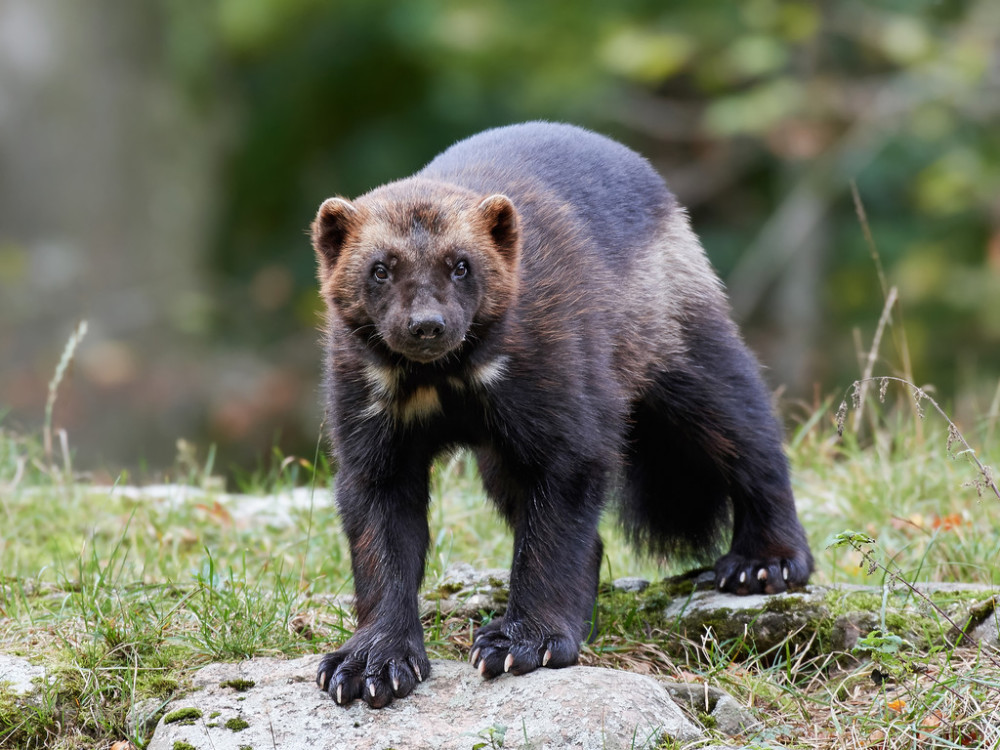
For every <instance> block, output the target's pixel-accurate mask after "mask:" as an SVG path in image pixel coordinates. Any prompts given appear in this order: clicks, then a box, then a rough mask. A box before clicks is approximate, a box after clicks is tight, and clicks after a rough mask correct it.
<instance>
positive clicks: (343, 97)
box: [161, 0, 1000, 393]
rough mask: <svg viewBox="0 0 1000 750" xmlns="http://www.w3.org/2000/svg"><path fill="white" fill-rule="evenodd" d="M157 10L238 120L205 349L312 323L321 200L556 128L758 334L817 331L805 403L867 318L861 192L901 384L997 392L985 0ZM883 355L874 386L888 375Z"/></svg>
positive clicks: (185, 76)
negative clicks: (219, 302)
mask: <svg viewBox="0 0 1000 750" xmlns="http://www.w3.org/2000/svg"><path fill="white" fill-rule="evenodd" d="M161 2H162V7H163V18H164V29H165V32H164V33H165V39H166V46H165V49H166V50H167V53H168V58H169V62H170V64H171V66H172V67H171V69H172V70H173V71H174V73H175V75H176V76H177V78H178V80H180V81H182V82H183V83H184V86H185V90H187V91H188V92H189V93H190V96H191V99H192V102H194V103H195V104H196V105H197V106H203V107H207V108H219V109H220V110H221V109H223V108H228V109H227V112H228V114H227V116H228V117H230V125H231V127H230V129H229V139H228V146H229V152H228V155H227V159H226V163H225V175H224V185H225V190H224V194H223V196H222V197H221V208H222V210H221V214H220V219H219V222H218V226H217V237H216V241H215V250H214V258H213V261H212V262H213V266H214V268H215V269H216V271H217V272H218V274H219V277H220V279H234V280H235V282H236V283H235V284H234V285H233V286H234V288H236V289H237V290H248V291H246V292H240V291H237V292H234V294H235V295H236V296H235V297H234V299H235V300H238V302H233V303H231V304H229V305H228V306H227V307H226V308H225V309H226V310H228V313H226V312H224V313H223V314H222V315H221V316H220V318H219V320H218V326H219V331H220V332H225V333H226V334H227V335H236V336H239V337H243V338H245V339H247V340H250V341H256V340H258V339H261V338H264V339H272V340H273V339H274V338H275V337H279V336H281V335H282V334H283V332H285V331H287V330H290V329H292V328H301V327H302V326H303V325H307V326H311V325H314V324H315V322H316V317H315V315H316V311H317V300H316V295H315V288H314V281H313V259H312V256H311V253H310V250H309V247H308V243H307V241H306V239H305V236H304V233H305V230H306V228H307V227H308V224H309V222H310V220H311V218H312V215H313V212H314V210H315V208H316V206H317V205H318V204H319V203H320V201H321V200H322V199H323V198H325V197H327V196H329V195H332V194H343V195H348V196H352V195H356V194H359V193H361V192H364V191H366V190H368V189H370V188H371V187H374V186H375V185H377V184H379V183H381V182H384V181H387V180H390V179H394V178H397V177H401V176H405V175H407V174H409V173H411V172H412V171H414V170H415V169H417V168H419V167H420V166H421V165H422V164H423V163H425V162H426V161H427V160H429V159H430V158H431V157H432V156H433V155H434V154H435V153H437V152H438V151H440V150H441V149H443V148H444V147H446V146H448V145H449V144H450V143H452V142H454V141H455V140H458V139H459V138H462V137H464V136H466V135H469V134H471V133H473V132H476V131H478V130H480V129H484V128H487V127H491V126H495V125H500V124H504V123H509V122H514V121H519V120H525V119H532V118H546V119H558V120H568V121H573V122H576V123H579V124H583V125H586V126H590V127H593V128H595V129H597V130H600V131H602V132H605V133H608V134H610V135H613V136H615V137H618V138H619V139H621V140H623V141H625V142H627V143H629V144H630V145H632V146H633V147H635V148H636V149H638V150H640V151H641V152H643V153H645V154H646V155H648V156H649V157H650V158H651V159H652V160H653V162H654V163H655V164H656V166H657V167H658V168H659V169H660V170H661V172H662V173H663V174H664V175H665V176H666V177H667V179H668V182H670V183H671V185H672V186H673V187H674V190H675V192H677V193H678V194H679V196H680V197H681V199H682V201H683V202H684V203H686V204H687V205H688V206H689V207H690V208H691V211H692V215H693V219H694V223H695V228H696V230H697V231H698V232H699V233H700V234H701V236H702V237H703V239H704V241H705V245H706V248H707V250H708V252H709V254H710V256H711V257H712V259H713V261H714V262H715V264H716V266H717V267H718V268H719V270H720V272H721V273H722V275H723V276H724V277H725V278H726V279H727V281H728V283H729V285H730V287H731V289H732V290H733V297H734V305H735V308H736V312H737V315H738V317H740V318H741V319H743V320H744V321H746V322H747V323H748V326H749V329H750V330H751V338H752V339H755V338H761V339H763V340H766V338H767V336H768V331H773V332H774V333H773V337H775V338H787V337H786V336H785V334H783V333H782V331H783V330H784V329H788V328H789V327H791V328H794V327H795V326H799V325H801V326H804V327H808V328H809V336H808V346H807V347H806V349H804V350H802V351H799V352H797V353H796V356H797V357H799V358H807V359H808V368H807V370H806V373H805V376H803V377H800V378H799V380H798V381H796V379H795V378H794V377H792V376H790V375H787V374H786V373H783V372H781V371H780V370H779V373H778V374H779V377H781V378H782V380H784V381H785V382H790V384H791V385H792V386H793V388H795V389H797V390H798V392H800V393H805V392H809V391H810V390H811V384H812V382H813V381H816V382H819V383H821V387H822V388H823V389H824V390H829V389H833V388H840V387H843V386H844V385H846V383H847V382H849V381H850V380H851V379H853V378H854V377H856V376H857V374H858V365H857V358H856V348H857V347H856V344H855V341H854V339H852V336H851V333H850V331H851V329H852V328H854V327H859V328H860V329H861V334H862V335H861V339H860V340H861V342H862V343H863V345H864V346H867V345H868V342H870V340H871V336H872V332H873V331H874V328H875V326H876V323H877V320H878V317H879V313H880V310H881V307H882V303H883V296H882V291H881V290H880V287H879V281H878V278H877V276H876V273H875V270H874V265H873V262H872V259H871V256H870V252H869V249H868V247H867V246H866V244H865V241H864V237H863V233H862V229H861V227H860V226H859V222H858V219H857V217H856V215H855V209H854V206H853V203H852V201H851V197H850V184H851V182H852V181H856V183H857V186H858V190H859V193H860V195H861V197H862V199H863V201H864V204H865V207H866V210H867V214H868V217H869V220H870V224H871V230H872V234H873V236H874V238H875V241H876V242H877V245H878V248H879V251H880V253H881V258H882V262H883V263H884V264H885V267H886V269H887V275H888V280H889V283H890V284H894V285H897V286H898V287H899V290H900V298H901V301H902V307H903V310H904V311H905V326H906V334H907V336H908V339H909V345H910V348H911V351H912V353H913V356H914V370H915V372H914V377H916V379H917V380H918V381H920V382H935V383H937V384H938V385H939V386H941V387H942V388H944V389H945V390H948V389H951V388H954V387H957V386H960V387H963V388H967V389H971V390H972V391H975V390H976V389H977V388H979V389H980V390H982V391H985V390H986V389H988V388H989V389H992V388H993V387H995V385H996V375H997V373H998V372H1000V199H998V196H1000V127H998V126H997V123H998V117H997V116H998V114H1000V61H998V51H997V50H998V47H1000V45H998V38H1000V4H998V3H996V2H995V0H979V1H976V0H947V1H941V2H938V1H932V0H880V1H878V2H862V1H861V0H855V1H852V0H840V1H838V2H825V3H823V2H803V1H799V0H747V1H746V2H740V3H663V2H659V1H658V0H622V1H621V2H616V3H606V2H592V1H590V0H553V1H552V2H545V3H538V2H534V1H533V0H503V1H502V2H501V0H479V1H478V2H466V1H461V0H444V1H441V0H407V2H398V0H397V1H391V0H337V1H336V2H326V1H322V0H217V2H215V3H206V4H191V3H186V2H182V1H181V0H161ZM769 232H771V233H770V234H769ZM254 290H256V291H254ZM783 290H784V291H783ZM789 290H790V291H789ZM796 290H798V291H797V292H796ZM242 293H245V294H246V295H248V297H247V299H245V300H241V299H240V297H239V295H240V294H242ZM796 293H798V296H799V297H800V298H801V297H802V296H803V294H804V296H805V301H804V302H803V301H802V299H799V301H798V302H794V303H792V302H789V301H788V300H790V299H794V298H795V294H796ZM245 305H251V306H253V305H257V306H258V307H260V308H262V309H263V310H265V311H266V312H267V315H266V316H259V315H257V316H248V315H245V314H244V310H245V309H246V307H245ZM262 319H263V320H265V321H266V322H265V323H263V324H262V323H261V321H262ZM882 353H883V355H884V356H885V358H886V360H887V362H886V363H885V364H883V366H882V367H881V368H880V370H881V371H883V372H885V371H892V370H893V369H894V368H897V367H898V366H899V362H900V360H899V358H898V355H897V353H895V352H893V351H892V349H891V347H890V346H888V345H887V344H886V345H883V350H882ZM764 359H765V360H767V359H768V358H767V356H765V357H764ZM963 373H971V374H970V375H964V374H963ZM991 378H992V385H991V384H990V382H989V381H990V379H991Z"/></svg>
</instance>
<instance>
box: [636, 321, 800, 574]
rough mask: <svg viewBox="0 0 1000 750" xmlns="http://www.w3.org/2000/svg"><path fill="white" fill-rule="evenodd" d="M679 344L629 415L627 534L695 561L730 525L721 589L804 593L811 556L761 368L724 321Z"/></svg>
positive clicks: (699, 328)
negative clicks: (675, 358) (679, 351)
mask: <svg viewBox="0 0 1000 750" xmlns="http://www.w3.org/2000/svg"><path fill="white" fill-rule="evenodd" d="M685 343H686V345H687V351H688V355H687V357H686V358H685V361H684V362H682V363H678V364H676V365H675V366H673V367H672V368H670V369H667V370H666V371H664V372H661V373H660V374H659V375H658V376H657V377H656V379H655V383H654V385H653V386H652V387H651V388H650V390H649V391H648V392H647V394H646V396H645V398H644V399H643V400H642V401H641V402H640V403H639V404H638V406H637V407H636V410H635V412H634V428H633V432H632V438H633V440H632V443H631V448H630V450H631V454H630V455H629V456H628V457H627V458H628V459H629V466H628V467H627V469H626V487H625V503H624V505H625V508H624V514H623V515H624V520H625V523H626V526H628V527H629V528H630V529H631V531H632V533H633V536H634V537H636V538H637V539H638V540H639V541H643V542H646V543H647V544H648V546H649V547H650V548H651V549H652V550H653V551H664V552H671V551H674V550H677V549H679V550H680V551H687V552H694V553H695V556H697V552H698V551H702V552H703V553H704V551H706V550H708V549H710V548H711V542H712V541H714V540H715V539H717V535H718V531H719V529H720V528H721V527H722V526H724V525H725V523H726V522H727V521H728V520H729V519H730V518H731V520H732V526H733V528H732V539H731V544H730V549H729V552H728V553H727V554H725V555H723V556H722V557H721V558H719V560H718V561H717V562H716V565H715V576H716V584H717V586H718V588H719V589H721V590H724V591H729V592H732V593H738V594H749V593H776V592H780V591H784V590H785V589H786V588H788V587H789V586H800V585H804V584H805V583H806V582H807V581H808V579H809V574H810V573H811V572H812V555H811V554H810V552H809V546H808V542H807V540H806V535H805V531H804V530H803V528H802V525H801V524H800V523H799V519H798V516H797V515H796V512H795V500H794V498H793V496H792V489H791V483H790V481H789V476H788V463H787V460H786V458H785V455H784V452H783V449H782V445H781V428H780V426H779V424H778V422H777V420H776V419H775V417H774V415H773V414H772V412H771V404H770V398H769V394H768V391H767V389H766V388H765V386H764V384H763V382H762V381H761V378H760V375H759V373H758V366H757V362H756V360H755V359H754V358H753V356H752V355H751V354H750V353H749V352H748V351H747V349H746V347H745V346H744V344H743V342H742V341H741V340H740V339H739V337H738V335H737V334H736V332H735V328H734V326H733V325H732V324H731V323H730V322H729V321H728V320H727V319H725V318H723V317H721V315H720V316H715V317H708V318H705V317H701V318H699V319H698V322H697V324H696V325H691V326H689V328H688V330H687V331H686V333H685Z"/></svg>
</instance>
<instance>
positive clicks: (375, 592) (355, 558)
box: [316, 466, 430, 708]
mask: <svg viewBox="0 0 1000 750" xmlns="http://www.w3.org/2000/svg"><path fill="white" fill-rule="evenodd" d="M337 505H338V507H339V508H340V512H341V516H342V521H343V525H344V530H345V532H346V534H347V537H348V539H349V541H350V545H351V568H352V570H353V573H354V592H355V610H356V612H357V617H358V627H357V630H356V631H355V633H354V635H353V636H351V638H349V639H348V640H347V641H346V642H345V643H344V644H343V645H342V646H341V647H340V648H339V649H337V650H336V651H334V652H333V653H330V654H327V655H326V656H324V657H323V660H322V661H321V662H320V665H319V670H318V672H317V677H316V681H317V683H318V684H319V686H320V687H321V688H322V689H323V690H326V691H327V692H329V693H330V695H331V696H333V698H334V700H336V701H337V703H340V704H347V703H350V702H351V701H352V700H354V699H355V698H359V697H360V698H363V699H364V700H365V702H366V703H368V705H370V706H371V707H372V708H381V707H382V706H385V705H386V704H388V703H389V702H391V701H392V699H393V698H394V697H395V698H402V697H403V696H405V695H408V694H409V693H410V691H412V690H413V688H414V687H415V686H416V684H417V683H418V682H420V681H421V680H423V679H425V678H426V677H427V675H428V674H429V673H430V662H429V661H428V659H427V654H426V652H425V650H424V640H423V631H422V629H421V626H420V618H419V612H418V609H417V591H418V588H419V586H420V581H421V580H422V579H423V574H424V557H425V554H426V551H427V544H428V538H429V535H428V529H427V469H426V466H423V467H421V468H415V469H413V471H411V472H407V473H404V472H400V473H398V474H397V475H396V476H395V477H393V479H392V480H391V481H374V480H372V479H371V478H370V477H368V476H365V475H363V474H362V473H360V472H357V471H355V470H353V469H352V468H351V467H350V466H342V467H341V469H340V472H339V473H338V476H337Z"/></svg>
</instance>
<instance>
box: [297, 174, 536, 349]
mask: <svg viewBox="0 0 1000 750" xmlns="http://www.w3.org/2000/svg"><path fill="white" fill-rule="evenodd" d="M312 241H313V247H314V248H315V250H316V255H317V259H318V261H319V279H320V283H321V285H322V292H323V297H324V299H325V300H326V302H327V305H328V306H329V309H330V310H331V312H333V313H334V314H335V315H336V316H337V319H338V320H339V321H340V322H341V323H342V324H343V325H346V326H349V327H350V329H351V331H352V332H353V333H355V334H356V335H357V336H360V337H362V338H364V339H366V340H367V341H369V342H372V344H373V345H377V344H378V343H379V342H382V343H384V344H385V346H387V347H388V348H389V349H391V350H392V351H393V352H396V353H397V354H400V355H402V356H404V357H406V358H407V359H410V360H413V361H415V362H424V363H426V362H433V361H435V360H439V359H442V358H444V357H446V356H447V355H448V354H449V353H451V352H453V351H455V350H456V349H458V348H459V347H460V346H461V345H462V343H463V342H464V341H465V340H466V338H467V337H468V336H469V335H470V333H473V334H474V330H473V329H474V326H475V325H476V324H482V323H485V322H490V321H493V320H496V319H498V318H499V317H500V316H501V315H503V313H504V312H506V310H507V308H508V307H509V306H510V303H511V301H512V300H513V297H514V295H515V294H516V287H517V265H518V256H519V249H520V233H519V228H518V216H517V211H516V210H515V208H514V206H513V204H512V203H511V201H510V199H508V198H507V197H506V196H504V195H499V194H497V195H490V196H485V197H484V196H477V195H475V194H473V193H471V192H469V191H465V190H461V189H458V188H455V187H452V186H448V185H442V184H441V183H437V182H433V181H430V180H422V179H417V178H410V179H408V180H402V181H400V182H396V183H392V184H390V185H386V186H384V187H381V188H378V189H376V190H374V191H372V192H371V193H368V194H367V195H364V196H362V197H361V198H359V199H357V200H356V201H354V202H351V201H347V200H344V199H343V198H329V199H327V200H326V201H324V202H323V205H321V206H320V209H319V213H318V214H317V216H316V220H315V221H314V222H313V225H312Z"/></svg>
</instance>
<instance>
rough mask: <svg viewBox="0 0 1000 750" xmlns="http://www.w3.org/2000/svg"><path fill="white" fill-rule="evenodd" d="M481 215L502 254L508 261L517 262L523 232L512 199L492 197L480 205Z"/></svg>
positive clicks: (502, 196) (498, 196) (504, 196)
mask: <svg viewBox="0 0 1000 750" xmlns="http://www.w3.org/2000/svg"><path fill="white" fill-rule="evenodd" d="M479 213H480V214H481V215H482V217H483V218H484V219H485V220H486V225H487V226H488V227H489V231H490V236H491V237H492V238H493V241H494V242H495V243H496V245H497V248H499V250H500V252H501V253H502V254H503V255H504V256H505V257H506V258H507V260H508V261H513V260H516V259H517V252H518V241H519V240H520V237H521V231H520V227H519V224H520V222H519V220H518V216H517V209H516V208H514V204H513V203H511V200H510V198H508V197H507V196H506V195H503V194H501V193H497V194H496V195H491V196H489V197H488V198H485V199H484V200H483V202H482V203H480V204H479Z"/></svg>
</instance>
